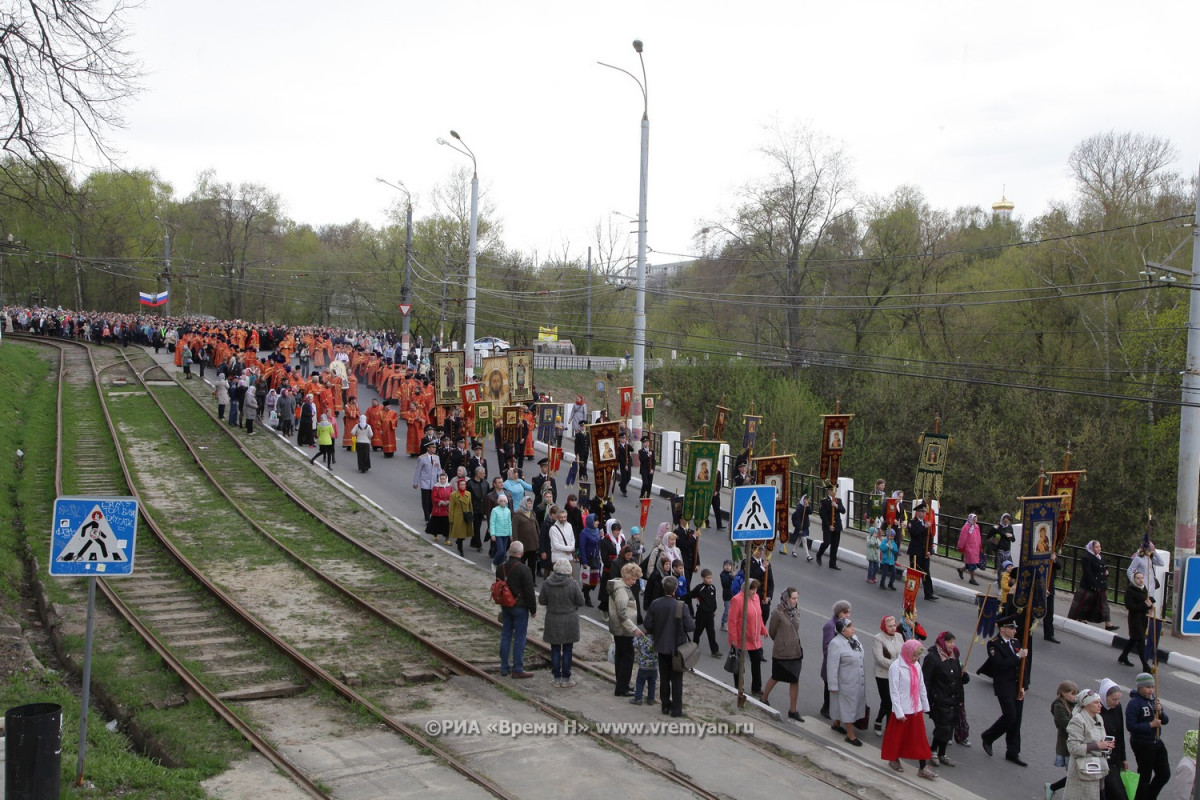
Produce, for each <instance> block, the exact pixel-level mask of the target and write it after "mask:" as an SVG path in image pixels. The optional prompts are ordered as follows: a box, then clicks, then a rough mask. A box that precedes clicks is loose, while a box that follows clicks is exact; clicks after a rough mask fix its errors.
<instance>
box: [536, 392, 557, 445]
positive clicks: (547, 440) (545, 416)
mask: <svg viewBox="0 0 1200 800" xmlns="http://www.w3.org/2000/svg"><path fill="white" fill-rule="evenodd" d="M557 418H558V406H557V405H555V404H554V403H538V405H537V433H536V434H535V436H536V437H537V440H538V441H539V442H541V443H542V444H544V445H546V446H547V447H550V446H552V445H555V444H557V443H558V441H557V437H556V436H555V435H554V423H555V422H556V421H557Z"/></svg>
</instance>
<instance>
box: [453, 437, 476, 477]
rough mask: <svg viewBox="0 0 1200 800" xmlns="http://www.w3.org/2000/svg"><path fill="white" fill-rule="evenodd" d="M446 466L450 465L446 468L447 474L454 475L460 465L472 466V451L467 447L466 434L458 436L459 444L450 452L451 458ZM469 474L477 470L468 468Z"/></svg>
mask: <svg viewBox="0 0 1200 800" xmlns="http://www.w3.org/2000/svg"><path fill="white" fill-rule="evenodd" d="M446 466H447V467H448V469H447V470H446V474H447V475H454V474H455V473H457V472H458V468H459V467H470V466H471V451H470V450H468V449H467V438H466V437H465V436H459V437H458V442H457V446H456V447H455V448H454V450H452V451H451V452H450V458H449V460H448V463H447V464H446ZM467 474H468V475H474V474H475V470H472V469H468V470H467Z"/></svg>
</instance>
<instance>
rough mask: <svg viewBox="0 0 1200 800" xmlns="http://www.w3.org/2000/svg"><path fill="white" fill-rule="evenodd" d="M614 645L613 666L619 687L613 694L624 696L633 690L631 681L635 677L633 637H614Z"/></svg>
mask: <svg viewBox="0 0 1200 800" xmlns="http://www.w3.org/2000/svg"><path fill="white" fill-rule="evenodd" d="M613 644H614V652H613V666H614V667H615V672H616V679H617V687H616V689H615V690H614V692H613V693H614V694H616V695H622V694H625V693H626V692H628V691H629V690H630V689H631V688H632V687H630V685H629V679H630V678H632V677H633V637H632V636H614V637H613Z"/></svg>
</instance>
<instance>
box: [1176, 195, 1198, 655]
mask: <svg viewBox="0 0 1200 800" xmlns="http://www.w3.org/2000/svg"><path fill="white" fill-rule="evenodd" d="M1197 237H1200V192H1197V193H1196V216H1195V218H1194V219H1193V220H1192V275H1191V287H1190V288H1189V291H1188V328H1187V330H1188V335H1187V360H1186V362H1185V364H1184V370H1183V387H1182V400H1183V406H1182V407H1181V408H1180V409H1179V469H1178V474H1177V478H1176V480H1177V482H1178V483H1177V487H1176V490H1175V496H1176V497H1177V498H1178V499H1177V500H1176V503H1175V567H1174V569H1175V598H1174V599H1175V620H1176V622H1175V624H1174V625H1172V626H1171V635H1172V636H1176V637H1182V636H1183V634H1182V633H1181V632H1180V625H1179V622H1178V621H1179V619H1180V615H1181V614H1186V613H1188V611H1189V610H1190V609H1186V608H1184V607H1183V584H1184V576H1183V568H1184V564H1186V563H1187V561H1186V559H1187V557H1188V556H1191V555H1195V553H1196V507H1197V504H1198V503H1200V497H1198V495H1200V407H1197V406H1198V404H1200V298H1197V297H1196V296H1195V292H1196V289H1197V287H1198V286H1200V238H1197Z"/></svg>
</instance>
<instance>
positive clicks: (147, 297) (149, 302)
mask: <svg viewBox="0 0 1200 800" xmlns="http://www.w3.org/2000/svg"><path fill="white" fill-rule="evenodd" d="M138 298H139V299H140V300H141V301H142V305H144V306H161V305H163V304H165V303H166V302H167V293H166V292H138Z"/></svg>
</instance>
